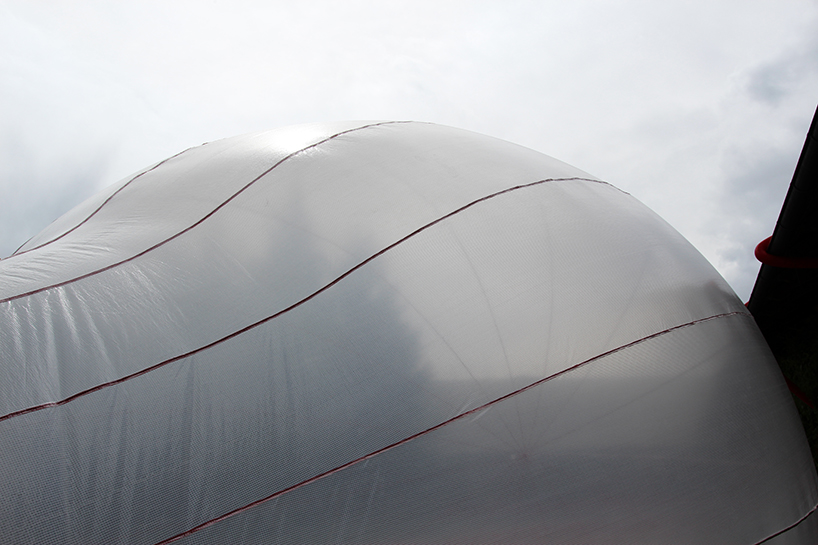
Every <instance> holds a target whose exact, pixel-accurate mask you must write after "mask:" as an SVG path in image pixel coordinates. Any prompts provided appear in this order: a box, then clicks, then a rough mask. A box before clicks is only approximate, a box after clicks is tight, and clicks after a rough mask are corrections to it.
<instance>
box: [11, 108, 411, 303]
mask: <svg viewBox="0 0 818 545" xmlns="http://www.w3.org/2000/svg"><path fill="white" fill-rule="evenodd" d="M392 123H411V121H384V122H381V123H372V124H370V125H364V126H362V127H355V128H354V129H348V130H346V131H341V132H339V133H337V134H333V135H332V136H330V137H327V138H325V139H323V140H321V141H320V142H316V143H315V144H311V145H309V146H307V147H305V148H301V149H300V150H296V151H294V152H292V153H291V154H289V155H287V156H286V157H284V158H283V159H281V160H279V161H278V162H277V163H276V164H274V165H273V166H271V167H270V168H268V169H267V170H265V171H264V172H262V173H261V174H259V175H258V176H256V177H255V178H254V179H253V180H252V181H250V182H249V183H248V184H247V185H245V186H244V187H242V188H241V189H239V190H238V191H236V192H235V193H233V195H231V196H230V197H228V199H227V200H226V201H224V202H222V203H221V204H220V205H219V206H217V207H216V208H214V209H213V210H211V211H210V212H209V213H208V214H207V215H205V216H204V217H203V218H201V219H200V220H199V221H197V222H196V223H194V224H193V225H190V226H188V227H186V228H185V229H183V230H182V231H179V232H178V233H176V234H175V235H173V236H171V237H170V238H167V239H165V240H163V241H161V242H158V243H156V244H154V245H153V246H151V247H150V248H148V249H147V250H143V251H141V252H139V253H138V254H136V255H133V256H131V257H129V258H127V259H123V260H122V261H119V262H117V263H112V264H110V265H107V266H105V267H102V268H101V269H97V270H96V271H91V272H89V273H85V274H83V275H80V276H77V277H76V278H71V279H69V280H65V281H63V282H58V283H57V284H52V285H50V286H45V287H42V288H37V289H35V290H31V291H27V292H25V293H20V294H17V295H12V296H11V297H7V298H5V299H0V303H8V302H9V301H13V300H15V299H20V298H22V297H28V296H29V295H34V294H35V293H40V292H41V291H46V290H50V289H54V288H59V287H61V286H65V285H66V284H71V283H73V282H76V281H78V280H83V279H84V278H88V277H89V276H95V275H97V274H99V273H102V272H105V271H107V270H110V269H113V268H114V267H118V266H120V265H122V264H124V263H127V262H129V261H133V260H134V259H137V258H139V257H141V256H143V255H145V254H147V253H148V252H152V251H153V250H155V249H157V248H159V247H160V246H164V245H165V244H167V243H168V242H170V241H172V240H174V239H175V238H177V237H180V236H182V235H183V234H185V233H187V232H188V231H190V230H191V229H193V228H194V227H196V226H198V225H199V224H201V223H202V222H204V221H205V220H206V219H208V218H209V217H211V216H212V215H213V214H215V213H216V212H218V211H219V210H221V209H222V208H223V207H224V206H226V205H227V204H228V203H229V202H230V201H232V200H233V199H235V198H236V197H238V196H239V195H240V194H241V193H243V192H244V191H245V190H246V189H247V188H249V187H250V186H251V185H253V184H254V183H256V182H257V181H259V180H260V179H261V178H263V177H264V176H266V175H267V174H269V173H270V172H271V171H272V170H273V169H274V168H276V167H277V166H278V165H280V164H281V163H283V162H284V161H286V160H287V159H290V158H291V157H293V156H295V155H298V154H299V153H303V152H304V151H307V150H308V149H312V148H314V147H316V146H320V145H321V144H324V143H325V142H328V141H330V140H332V139H333V138H337V137H339V136H341V135H344V134H347V133H351V132H354V131H359V130H362V129H367V128H369V127H377V126H378V125H388V124H392ZM157 166H158V165H157Z"/></svg>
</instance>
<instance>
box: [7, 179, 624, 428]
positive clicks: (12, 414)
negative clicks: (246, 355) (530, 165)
mask: <svg viewBox="0 0 818 545" xmlns="http://www.w3.org/2000/svg"><path fill="white" fill-rule="evenodd" d="M576 180H582V181H588V182H594V183H600V184H605V185H610V184H608V183H607V182H603V181H600V180H589V179H586V178H546V179H544V180H538V181H536V182H529V183H527V184H521V185H517V186H514V187H510V188H506V189H503V190H500V191H497V192H495V193H491V194H490V195H486V196H484V197H480V198H479V199H475V200H473V201H472V202H470V203H468V204H465V205H463V206H461V207H460V208H457V209H456V210H453V211H451V212H449V213H448V214H445V215H443V216H440V217H439V218H437V219H435V220H432V221H430V222H429V223H427V224H425V225H423V226H421V227H418V228H417V229H415V230H414V231H412V232H411V233H409V234H408V235H405V236H404V237H403V238H400V239H398V240H396V241H395V242H393V243H392V244H390V245H389V246H386V247H385V248H383V249H381V250H379V251H378V252H375V253H374V254H372V255H371V256H369V257H368V258H366V259H364V260H363V261H361V262H360V263H358V264H357V265H355V266H353V267H352V268H350V269H348V270H347V271H346V272H344V273H343V274H341V275H340V276H338V277H336V278H335V279H334V280H332V281H331V282H329V283H327V284H324V285H323V286H322V287H320V288H318V289H317V290H315V291H314V292H312V293H311V294H309V295H307V296H306V297H303V298H302V299H300V300H298V301H296V302H295V303H293V304H291V305H290V306H288V307H285V308H284V309H282V310H279V311H278V312H276V313H274V314H271V315H270V316H266V317H264V318H262V319H261V320H258V321H256V322H253V323H252V324H250V325H247V326H245V327H243V328H241V329H238V330H236V331H234V332H232V333H229V334H227V335H225V336H223V337H220V338H218V339H216V340H215V341H212V342H210V343H208V344H206V345H203V346H200V347H198V348H194V349H193V350H190V351H188V352H185V353H183V354H179V355H177V356H173V357H172V358H169V359H166V360H163V361H161V362H159V363H156V364H154V365H151V366H150V367H146V368H144V369H141V370H139V371H136V372H135V373H131V374H129V375H125V376H124V377H120V378H118V379H116V380H112V381H109V382H104V383H102V384H97V385H96V386H93V387H91V388H87V389H85V390H82V391H80V392H77V393H76V394H72V395H70V396H68V397H66V398H64V399H62V400H60V401H49V402H48V403H42V404H40V405H34V406H32V407H27V408H25V409H19V410H17V411H12V412H10V413H7V414H4V415H2V416H0V422H3V421H4V420H8V419H9V418H14V417H17V416H22V415H24V414H28V413H32V412H36V411H41V410H43V409H47V408H50V407H57V406H60V405H64V404H66V403H70V402H71V401H73V400H75V399H77V398H80V397H83V396H86V395H88V394H91V393H93V392H97V391H99V390H102V389H104V388H108V387H110V386H115V385H117V384H120V383H122V382H125V381H127V380H131V379H134V378H136V377H139V376H142V375H144V374H146V373H149V372H151V371H154V370H156V369H159V368H161V367H164V366H166V365H169V364H171V363H173V362H175V361H179V360H181V359H184V358H187V357H189V356H192V355H194V354H198V353H199V352H203V351H204V350H207V349H209V348H212V347H213V346H216V345H218V344H221V343H223V342H225V341H228V340H230V339H232V338H234V337H237V336H239V335H241V334H242V333H245V332H246V331H249V330H251V329H254V328H256V327H258V326H260V325H262V324H264V323H267V322H269V321H270V320H274V319H275V318H278V317H279V316H281V315H282V314H286V313H287V312H290V311H291V310H293V309H295V308H297V307H299V306H301V305H303V304H304V303H306V302H307V301H309V300H310V299H312V298H313V297H315V296H317V295H319V294H321V293H323V292H325V291H326V290H328V289H329V288H331V287H332V286H334V285H335V284H337V283H338V282H340V281H341V280H343V279H344V278H346V277H347V276H349V275H350V274H352V273H353V272H355V271H357V270H358V269H360V268H361V267H363V266H364V265H366V264H367V263H369V262H370V261H372V260H374V259H376V258H377V257H379V256H381V255H383V254H385V253H386V252H388V251H389V250H391V249H392V248H395V247H396V246H398V245H400V244H402V243H404V242H405V241H407V240H409V239H410V238H412V237H414V236H415V235H417V234H419V233H421V232H422V231H425V230H426V229H429V228H430V227H432V226H434V225H436V224H438V223H440V222H442V221H443V220H446V219H448V218H450V217H452V216H454V215H456V214H459V213H460V212H463V211H464V210H467V209H468V208H471V207H472V206H475V205H477V204H479V203H481V202H483V201H487V200H490V199H493V198H495V197H498V196H500V195H503V194H505V193H510V192H512V191H516V190H519V189H526V188H529V187H534V186H537V185H541V184H545V183H548V182H557V181H560V182H561V181H576ZM611 187H613V186H611ZM177 236H178V235H177ZM109 268H110V267H109ZM65 283H67V282H65ZM61 285H62V284H61ZM0 302H4V301H0Z"/></svg>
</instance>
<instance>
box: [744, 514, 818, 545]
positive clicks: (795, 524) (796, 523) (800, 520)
mask: <svg viewBox="0 0 818 545" xmlns="http://www.w3.org/2000/svg"><path fill="white" fill-rule="evenodd" d="M816 510H818V505H816V506H815V507H813V508H812V509H810V512H809V513H807V514H806V515H804V516H803V517H801V518H800V519H799V520H798V521H797V522H795V523H794V524H790V525H789V526H787V527H786V528H784V529H783V530H781V531H779V532H776V533H774V534H773V535H771V536H770V537H767V538H764V539H762V540H761V541H759V542H758V543H756V544H755V545H761V544H762V543H767V542H768V541H770V540H771V539H773V538H774V537H778V536H780V535H781V534H783V533H784V532H789V531H790V530H792V529H793V528H795V527H796V526H798V525H799V524H801V523H802V522H804V521H805V520H807V517H809V516H810V515H811V514H813V513H814V512H815V511H816Z"/></svg>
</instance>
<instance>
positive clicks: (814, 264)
mask: <svg viewBox="0 0 818 545" xmlns="http://www.w3.org/2000/svg"><path fill="white" fill-rule="evenodd" d="M772 238H773V237H771V236H769V237H767V238H765V239H764V240H762V241H761V242H759V243H758V246H756V249H755V252H753V253H754V254H755V256H756V259H758V260H759V261H760V262H761V263H762V264H764V265H769V266H770V267H779V268H781V269H818V259H816V258H814V257H780V256H777V255H772V254H769V253H767V247H769V245H770V240H771V239H772Z"/></svg>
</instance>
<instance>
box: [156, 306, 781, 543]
mask: <svg viewBox="0 0 818 545" xmlns="http://www.w3.org/2000/svg"><path fill="white" fill-rule="evenodd" d="M734 315H742V316H750V315H749V314H747V313H746V312H742V311H734V312H727V313H723V314H716V315H713V316H708V317H707V318H701V319H698V320H693V321H691V322H687V323H685V324H681V325H677V326H674V327H671V328H668V329H664V330H662V331H658V332H656V333H653V334H651V335H648V336H646V337H642V338H641V339H637V340H635V341H631V342H629V343H627V344H623V345H622V346H619V347H617V348H613V349H611V350H608V351H607V352H603V353H602V354H598V355H596V356H594V357H592V358H589V359H587V360H585V361H582V362H580V363H577V364H575V365H572V366H571V367H568V368H566V369H563V370H562V371H559V372H558V373H554V374H553V375H549V376H547V377H545V378H542V379H540V380H538V381H536V382H532V383H531V384H529V385H528V386H524V387H522V388H520V389H519V390H514V391H513V392H511V393H509V394H506V395H504V396H502V397H498V398H497V399H494V400H492V401H489V402H487V403H484V404H483V405H480V406H479V407H475V408H474V409H471V410H468V411H466V412H464V413H461V414H459V415H457V416H454V417H452V418H450V419H448V420H446V421H444V422H441V423H440V424H437V425H435V426H432V427H431V428H427V429H425V430H423V431H420V432H418V433H415V434H414V435H410V436H409V437H406V438H404V439H401V440H400V441H396V442H395V443H392V444H391V445H387V446H385V447H382V448H380V449H378V450H375V451H373V452H370V453H369V454H365V455H363V456H361V457H360V458H356V459H354V460H352V461H350V462H346V463H345V464H341V465H340V466H337V467H335V468H333V469H330V470H328V471H325V472H324V473H320V474H318V475H315V476H314V477H310V478H309V479H305V480H303V481H301V482H299V483H296V484H294V485H292V486H288V487H287V488H284V489H282V490H279V491H278V492H274V493H272V494H270V495H269V496H266V497H264V498H261V499H260V500H256V501H254V502H251V503H248V504H247V505H244V506H242V507H239V508H237V509H234V510H232V511H229V512H227V513H225V514H223V515H221V516H219V517H216V518H214V519H211V520H208V521H207V522H203V523H202V524H199V525H198V526H194V527H193V528H191V529H189V530H186V531H184V532H182V533H180V534H176V535H175V536H173V537H170V538H168V539H165V540H164V541H160V542H158V543H156V545H166V544H167V543H173V542H174V541H178V540H180V539H182V538H184V537H187V536H189V535H191V534H193V533H196V532H198V531H199V530H204V529H205V528H207V527H209V526H212V525H214V524H216V523H217V522H221V521H223V520H225V519H227V518H230V517H232V516H233V515H237V514H239V513H241V512H244V511H247V510H248V509H252V508H253V507H255V506H257V505H261V504H262V503H265V502H268V501H270V500H273V499H275V498H278V497H280V496H282V495H284V494H286V493H288V492H291V491H293V490H296V489H298V488H301V487H302V486H306V485H308V484H311V483H314V482H315V481H317V480H319V479H323V478H324V477H328V476H330V475H333V474H335V473H338V472H339V471H343V470H344V469H346V468H348V467H351V466H353V465H355V464H358V463H360V462H363V461H364V460H368V459H370V458H373V457H375V456H377V455H379V454H382V453H384V452H386V451H388V450H392V449H393V448H396V447H399V446H401V445H403V444H405V443H408V442H409V441H412V440H413V439H417V438H418V437H421V436H423V435H426V434H428V433H431V432H433V431H435V430H438V429H440V428H442V427H444V426H447V425H449V424H451V423H452V422H456V421H458V420H461V419H463V418H466V417H467V416H469V415H472V414H475V413H478V412H480V411H483V410H485V409H487V408H489V407H490V406H492V405H495V404H497V403H500V402H501V401H505V400H506V399H509V398H511V397H514V396H517V395H519V394H521V393H523V392H525V391H527V390H530V389H532V388H535V387H537V386H539V385H540V384H544V383H546V382H549V381H551V380H554V379H555V378H557V377H560V376H562V375H564V374H566V373H569V372H571V371H574V370H576V369H578V368H580V367H582V366H584V365H587V364H589V363H591V362H594V361H596V360H599V359H601V358H604V357H606V356H610V355H611V354H614V353H616V352H619V351H621V350H625V349H626V348H630V347H632V346H634V345H637V344H640V343H643V342H645V341H648V340H650V339H653V338H655V337H659V336H661V335H665V334H667V333H670V332H672V331H676V330H677V329H682V328H686V327H690V326H693V325H697V324H700V323H702V322H708V321H710V320H715V319H717V318H724V317H727V316H734ZM796 524H797V523H796ZM785 531H786V530H785ZM776 535H777V534H776ZM768 539H769V538H768Z"/></svg>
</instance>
